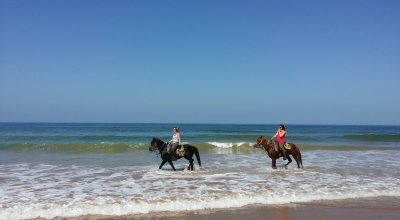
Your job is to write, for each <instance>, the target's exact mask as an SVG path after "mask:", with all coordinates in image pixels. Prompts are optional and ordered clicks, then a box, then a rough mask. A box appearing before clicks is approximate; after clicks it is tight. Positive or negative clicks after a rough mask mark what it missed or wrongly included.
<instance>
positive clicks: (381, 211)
mask: <svg viewBox="0 0 400 220" xmlns="http://www.w3.org/2000/svg"><path fill="white" fill-rule="evenodd" d="M399 218H400V201H398V200H396V198H383V199H381V200H357V201H342V202H340V201H336V202H335V203H334V204H333V203H332V204H328V203H326V204H290V205H254V206H246V207H241V208H231V209H212V210H198V211H187V212H157V213H149V214H140V215H131V216H94V215H91V216H82V217H78V218H56V219H57V220H59V219H60V220H61V219H64V220H65V219H69V220H100V219H101V220H113V219H119V220H133V219H136V220H161V219H168V220H169V219H170V220H172V219H192V220H200V219H215V220H217V219H218V220H224V219H226V220H228V219H252V220H253V219H279V220H291V219H297V220H303V219H304V220H307V219H324V220H334V219H348V220H358V219H386V220H392V219H393V220H394V219H399Z"/></svg>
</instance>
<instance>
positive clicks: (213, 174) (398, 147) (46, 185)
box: [0, 123, 400, 220]
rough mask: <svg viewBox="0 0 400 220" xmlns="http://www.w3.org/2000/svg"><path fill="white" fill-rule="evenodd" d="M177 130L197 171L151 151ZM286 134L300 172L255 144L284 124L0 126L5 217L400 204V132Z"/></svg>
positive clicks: (327, 129) (316, 128) (324, 129)
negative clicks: (196, 157)
mask: <svg viewBox="0 0 400 220" xmlns="http://www.w3.org/2000/svg"><path fill="white" fill-rule="evenodd" d="M174 126H179V128H180V133H181V136H182V142H183V143H190V144H192V145H194V146H196V147H197V148H198V149H199V152H200V157H201V162H202V167H200V166H199V165H198V164H197V161H196V162H195V164H194V165H195V171H187V170H186V167H187V166H188V161H187V160H185V159H180V160H178V161H174V165H175V167H176V168H177V170H178V171H177V172H174V171H172V169H171V167H170V166H169V165H168V164H166V165H164V167H163V168H162V169H161V170H160V169H158V166H159V165H160V163H161V159H160V157H158V155H157V154H156V153H150V152H149V145H150V141H151V139H152V138H153V137H157V138H160V139H162V140H164V141H168V140H170V139H171V136H172V128H173V127H174ZM285 127H286V130H287V132H288V136H287V141H288V142H293V143H295V144H296V145H298V146H299V148H300V150H301V153H302V158H303V165H304V168H303V169H297V165H296V163H295V162H293V163H292V164H290V165H288V169H284V167H283V166H284V164H285V163H286V162H285V161H283V160H281V159H279V160H278V161H277V166H278V169H277V170H274V169H272V168H271V159H270V158H268V156H267V154H266V152H265V151H263V150H261V149H258V148H254V147H253V146H252V145H253V143H254V142H255V141H256V139H257V137H258V136H259V135H264V136H266V137H268V138H269V137H271V136H272V135H274V134H275V132H276V130H277V128H278V125H230V124H229V125H218V124H178V125H175V124H65V123H0V219H10V220H11V219H13V220H14V219H33V218H37V217H42V218H45V219H51V218H54V217H57V216H58V217H62V218H67V217H77V216H86V215H100V216H122V215H131V214H139V213H149V212H160V211H182V210H200V209H214V208H231V207H241V206H246V205H252V204H272V205H275V204H288V203H291V204H296V203H302V202H305V203H308V202H319V203H324V202H326V203H330V202H340V201H343V200H357V199H371V201H375V200H377V199H380V198H391V199H395V200H399V199H400V172H399V169H398V167H400V160H398V159H397V158H399V157H400V126H337V125H335V126H331V125H285ZM167 186H173V187H167ZM282 191H285V193H282ZM371 205H372V206H373V204H371Z"/></svg>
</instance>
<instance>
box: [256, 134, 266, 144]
mask: <svg viewBox="0 0 400 220" xmlns="http://www.w3.org/2000/svg"><path fill="white" fill-rule="evenodd" d="M265 140H266V139H265ZM263 142H264V137H263V136H261V140H260V142H259V143H258V142H257V143H256V145H257V146H260V145H261V144H262V143H263Z"/></svg>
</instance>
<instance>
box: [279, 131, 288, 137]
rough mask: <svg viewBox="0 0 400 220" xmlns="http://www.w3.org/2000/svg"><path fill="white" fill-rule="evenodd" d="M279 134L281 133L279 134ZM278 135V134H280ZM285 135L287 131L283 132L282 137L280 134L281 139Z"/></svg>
mask: <svg viewBox="0 0 400 220" xmlns="http://www.w3.org/2000/svg"><path fill="white" fill-rule="evenodd" d="M278 133H279V132H278ZM278 133H277V134H278ZM285 135H286V131H283V134H282V135H281V134H279V137H285Z"/></svg>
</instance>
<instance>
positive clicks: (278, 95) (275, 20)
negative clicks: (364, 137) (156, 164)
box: [0, 0, 400, 125]
mask: <svg viewBox="0 0 400 220" xmlns="http://www.w3.org/2000/svg"><path fill="white" fill-rule="evenodd" d="M399 11H400V1H397V0H393V1H391V0H387V1H379V0H376V1H369V0H352V1H347V0H335V1H331V0H327V1H319V0H315V1H311V0H305V1H277V0H268V1H265V0H262V1H257V0H254V1H243V0H241V1H237V0H216V1H215V0H213V1H208V0H202V1H199V0H193V1H186V0H185V1H181V0H152V1H144V0H133V1H131V0H128V1H121V0H119V1H111V0H110V1H100V0H99V1H76V0H68V1H66V0H60V1H52V0H42V1H39V0H32V1H28V0H26V1H21V0H0V122H82V123H86V122H94V123H97V122H99V123H100V122H105V123H227V124H280V123H283V124H343V125H348V124H350V125H365V124H366V125H400V114H399V112H400V13H399Z"/></svg>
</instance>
